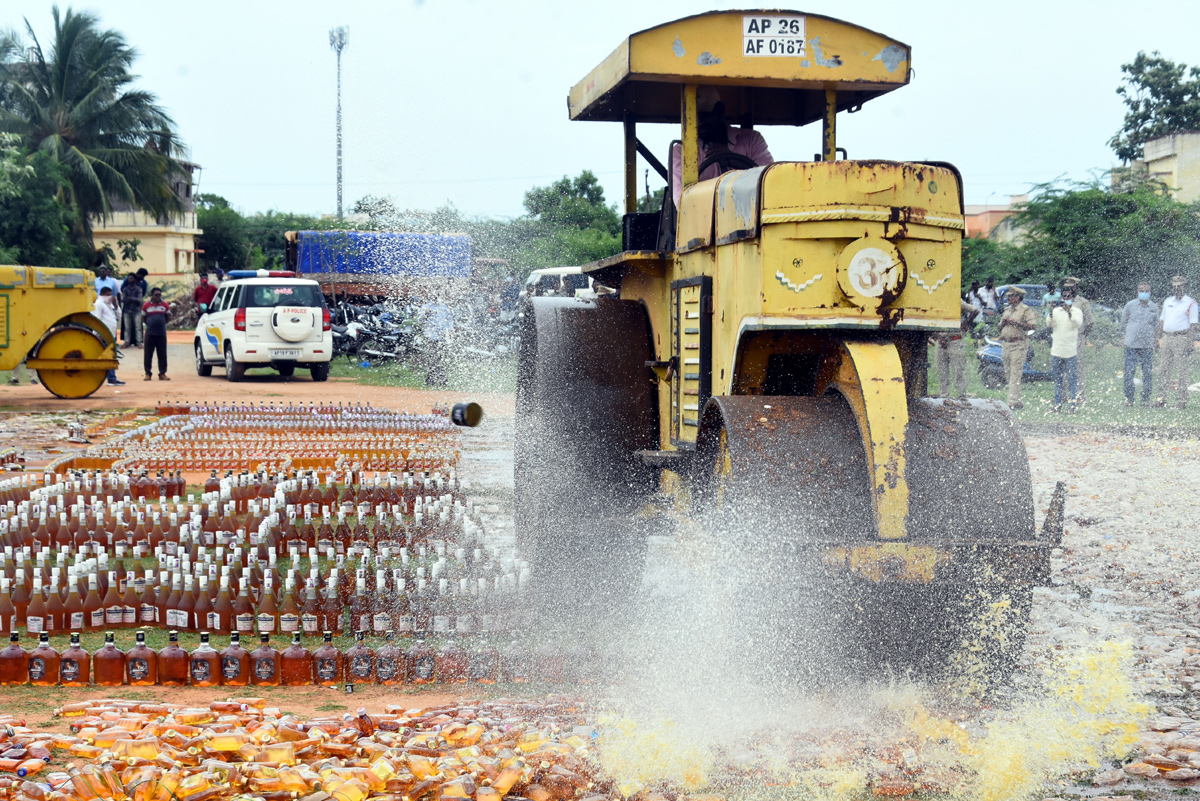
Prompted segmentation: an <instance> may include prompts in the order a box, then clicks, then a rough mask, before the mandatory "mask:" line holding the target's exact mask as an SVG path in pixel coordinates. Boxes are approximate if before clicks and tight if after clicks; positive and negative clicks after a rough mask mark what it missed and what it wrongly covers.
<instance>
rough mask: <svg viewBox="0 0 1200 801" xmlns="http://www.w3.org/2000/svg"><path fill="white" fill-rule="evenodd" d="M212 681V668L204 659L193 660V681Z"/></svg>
mask: <svg viewBox="0 0 1200 801" xmlns="http://www.w3.org/2000/svg"><path fill="white" fill-rule="evenodd" d="M211 679H212V667H211V666H210V665H209V664H208V662H207V661H206V660H204V659H193V660H192V681H209V680H211Z"/></svg>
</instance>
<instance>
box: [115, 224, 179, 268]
mask: <svg viewBox="0 0 1200 801" xmlns="http://www.w3.org/2000/svg"><path fill="white" fill-rule="evenodd" d="M93 239H94V240H95V242H96V246H97V247H99V246H100V245H102V244H107V245H108V246H109V247H111V248H112V250H113V253H115V254H116V255H117V262H116V266H117V269H118V270H119V271H120V272H121V273H122V274H124V273H127V272H129V271H131V270H137V269H139V268H141V267H145V268H146V270H147V271H148V272H150V273H151V274H152V275H153V274H167V273H191V272H195V269H196V255H195V254H194V253H188V252H187V251H191V250H194V249H195V248H196V237H195V235H194V234H192V233H175V232H173V231H172V232H168V231H164V230H162V229H158V230H152V231H146V230H137V229H129V230H113V229H111V228H110V229H108V230H106V231H103V232H101V231H95V232H93ZM118 239H139V240H141V241H140V242H139V244H138V255H140V256H141V257H142V258H141V259H140V260H138V261H136V262H126V261H124V260H123V259H121V249H120V247H119V246H118V245H117V240H118Z"/></svg>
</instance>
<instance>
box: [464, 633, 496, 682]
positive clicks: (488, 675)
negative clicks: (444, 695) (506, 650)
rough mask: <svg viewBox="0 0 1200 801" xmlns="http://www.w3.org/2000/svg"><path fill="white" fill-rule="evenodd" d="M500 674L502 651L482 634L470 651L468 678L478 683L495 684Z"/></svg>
mask: <svg viewBox="0 0 1200 801" xmlns="http://www.w3.org/2000/svg"><path fill="white" fill-rule="evenodd" d="M499 676H500V652H499V651H498V650H496V647H495V646H494V645H492V644H490V643H489V642H488V641H487V637H485V636H483V635H480V637H479V641H478V643H477V644H476V646H475V648H473V649H472V650H471V652H470V661H469V663H468V665H467V678H469V679H470V680H471V681H473V682H476V683H478V684H495V683H496V681H497V679H498V678H499Z"/></svg>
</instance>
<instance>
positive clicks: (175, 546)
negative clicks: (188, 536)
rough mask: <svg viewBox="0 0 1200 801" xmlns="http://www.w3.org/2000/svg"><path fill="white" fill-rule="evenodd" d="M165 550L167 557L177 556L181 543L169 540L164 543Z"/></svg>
mask: <svg viewBox="0 0 1200 801" xmlns="http://www.w3.org/2000/svg"><path fill="white" fill-rule="evenodd" d="M163 550H164V551H165V552H166V554H167V556H177V555H178V554H179V543H178V542H171V540H167V541H166V542H164V543H163Z"/></svg>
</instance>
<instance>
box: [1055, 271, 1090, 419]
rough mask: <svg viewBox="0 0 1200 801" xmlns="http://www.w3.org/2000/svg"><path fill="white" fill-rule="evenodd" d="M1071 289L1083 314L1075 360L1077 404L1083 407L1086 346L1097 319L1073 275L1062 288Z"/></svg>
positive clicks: (1065, 279)
mask: <svg viewBox="0 0 1200 801" xmlns="http://www.w3.org/2000/svg"><path fill="white" fill-rule="evenodd" d="M1068 287H1071V288H1073V289H1074V290H1075V302H1074V304H1073V305H1074V306H1075V308H1077V309H1079V310H1080V311H1081V312H1083V327H1082V328H1080V329H1079V350H1078V354H1079V355H1078V357H1077V358H1076V359H1075V376H1076V382H1075V383H1076V385H1077V386H1078V388H1079V394H1078V395H1077V396H1076V403H1077V405H1079V406H1082V405H1083V399H1084V394H1083V393H1084V390H1085V389H1087V358H1086V353H1087V351H1086V350H1085V349H1084V345H1086V344H1087V338H1088V334H1090V333H1091V331H1092V323H1093V322H1095V318H1094V317H1093V316H1092V304H1091V303H1088V299H1087V298H1085V297H1084V296H1083V295H1081V294H1079V279H1078V278H1076V277H1075V276H1073V275H1068V276H1067V277H1066V278H1064V279H1063V280H1062V288H1063V290H1066V289H1067V288H1068Z"/></svg>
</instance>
